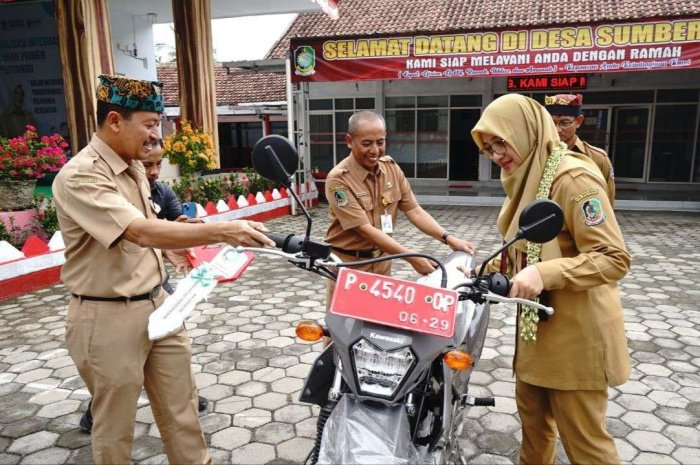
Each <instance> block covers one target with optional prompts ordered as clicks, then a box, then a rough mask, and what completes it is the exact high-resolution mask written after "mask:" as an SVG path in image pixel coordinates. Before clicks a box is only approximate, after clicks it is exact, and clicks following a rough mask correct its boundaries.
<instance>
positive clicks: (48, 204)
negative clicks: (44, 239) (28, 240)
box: [34, 195, 59, 238]
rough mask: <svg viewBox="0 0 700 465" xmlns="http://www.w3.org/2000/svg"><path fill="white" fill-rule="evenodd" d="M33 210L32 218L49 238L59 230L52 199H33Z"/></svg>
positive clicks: (40, 196) (39, 196) (41, 197)
mask: <svg viewBox="0 0 700 465" xmlns="http://www.w3.org/2000/svg"><path fill="white" fill-rule="evenodd" d="M34 209H35V210H36V213H35V214H34V218H35V219H36V222H37V224H38V225H39V227H40V228H41V229H42V230H43V231H44V233H46V235H47V236H48V237H49V238H51V237H52V236H53V235H54V233H55V232H56V231H58V229H59V226H58V214H57V213H56V205H54V202H53V199H50V198H47V197H45V196H44V195H38V196H36V197H34Z"/></svg>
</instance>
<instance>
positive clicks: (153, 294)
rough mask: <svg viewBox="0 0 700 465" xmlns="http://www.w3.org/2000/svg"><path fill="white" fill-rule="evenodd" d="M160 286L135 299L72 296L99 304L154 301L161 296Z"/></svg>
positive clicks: (136, 296)
mask: <svg viewBox="0 0 700 465" xmlns="http://www.w3.org/2000/svg"><path fill="white" fill-rule="evenodd" d="M160 288H161V287H160V284H159V285H157V286H156V287H154V288H153V289H151V292H146V293H145V294H141V295H135V296H133V297H124V296H121V297H94V296H91V295H77V294H72V295H73V297H75V298H76V299H81V300H94V301H97V302H134V301H138V300H152V299H155V298H156V297H158V294H160Z"/></svg>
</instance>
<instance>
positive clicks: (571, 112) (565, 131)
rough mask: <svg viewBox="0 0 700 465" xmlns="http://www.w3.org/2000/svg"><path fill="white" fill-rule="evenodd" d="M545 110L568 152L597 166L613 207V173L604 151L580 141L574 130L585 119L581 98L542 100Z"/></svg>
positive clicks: (580, 96) (576, 96)
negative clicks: (582, 155)
mask: <svg viewBox="0 0 700 465" xmlns="http://www.w3.org/2000/svg"><path fill="white" fill-rule="evenodd" d="M544 103H545V108H546V109H547V111H548V112H549V114H550V115H552V119H553V120H554V124H555V125H556V127H557V132H558V133H559V138H560V139H561V141H562V142H564V143H565V144H566V146H567V147H568V149H569V150H571V151H572V152H576V153H582V154H584V155H586V156H587V157H588V158H590V159H591V160H593V162H594V163H595V164H596V166H598V168H599V169H600V172H601V173H603V178H604V179H605V183H606V185H607V193H608V199H610V204H611V205H613V206H615V173H614V172H613V167H612V163H610V158H608V154H607V153H605V150H603V149H601V148H598V147H595V146H593V145H591V144H589V143H588V142H585V141H582V140H581V139H580V138H579V137H578V136H577V135H576V130H577V129H578V128H580V127H581V125H582V124H583V120H584V119H585V117H584V116H583V115H582V114H581V105H582V104H583V96H582V95H581V94H576V95H572V94H559V95H554V96H552V97H549V96H546V97H545V98H544Z"/></svg>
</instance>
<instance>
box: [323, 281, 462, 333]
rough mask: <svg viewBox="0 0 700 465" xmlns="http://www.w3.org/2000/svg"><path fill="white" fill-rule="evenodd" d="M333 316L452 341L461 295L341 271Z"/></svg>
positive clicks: (332, 305)
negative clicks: (346, 317) (341, 316)
mask: <svg viewBox="0 0 700 465" xmlns="http://www.w3.org/2000/svg"><path fill="white" fill-rule="evenodd" d="M330 312H331V313H335V314H336V315H343V316H348V317H352V318H357V319H360V320H364V321H371V322H372V323H379V324H382V325H387V326H393V327H395V328H401V329H406V330H409V331H414V332H418V333H426V334H434V335H436V336H442V337H452V336H453V335H454V324H455V319H456V317H457V292H455V291H451V290H448V289H440V288H435V287H431V286H425V285H423V284H418V283H414V282H411V281H404V280H403V279H396V278H392V277H389V276H381V275H376V274H372V273H366V272H363V271H357V270H351V269H348V268H341V269H340V272H339V273H338V280H337V281H336V284H335V290H334V291H333V300H332V301H331V305H330Z"/></svg>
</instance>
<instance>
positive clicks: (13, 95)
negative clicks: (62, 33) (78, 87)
mask: <svg viewBox="0 0 700 465" xmlns="http://www.w3.org/2000/svg"><path fill="white" fill-rule="evenodd" d="M0 12H1V15H0V135H3V136H16V135H19V134H21V133H22V132H24V126H25V125H26V124H32V125H34V126H36V127H37V129H38V132H39V134H40V135H48V134H50V133H53V132H57V133H59V134H61V135H63V136H64V137H67V136H68V126H67V124H66V103H65V99H64V92H63V78H62V76H61V58H60V54H59V48H58V33H57V31H56V19H55V16H54V4H53V2H52V1H47V2H20V3H13V4H10V5H2V6H1V7H0Z"/></svg>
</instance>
